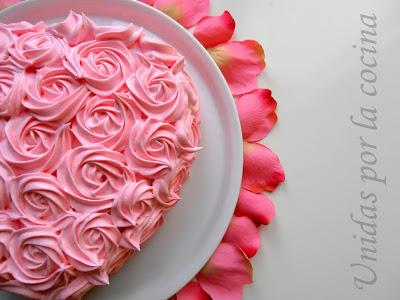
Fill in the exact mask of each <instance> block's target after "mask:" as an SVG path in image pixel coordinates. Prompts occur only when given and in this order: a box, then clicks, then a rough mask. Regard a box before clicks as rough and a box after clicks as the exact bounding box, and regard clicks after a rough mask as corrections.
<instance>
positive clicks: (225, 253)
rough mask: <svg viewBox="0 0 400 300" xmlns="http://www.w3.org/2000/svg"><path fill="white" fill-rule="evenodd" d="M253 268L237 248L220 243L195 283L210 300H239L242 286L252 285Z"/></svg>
mask: <svg viewBox="0 0 400 300" xmlns="http://www.w3.org/2000/svg"><path fill="white" fill-rule="evenodd" d="M252 277H253V268H252V266H251V263H250V261H249V259H248V258H247V257H246V255H245V254H244V253H243V251H241V250H240V249H239V248H238V247H236V246H234V245H231V244H227V243H221V244H220V245H219V246H218V248H217V250H215V252H214V254H213V256H212V257H211V258H210V260H209V261H208V262H207V264H206V265H205V266H204V268H203V269H202V270H201V271H200V273H199V274H198V275H197V277H196V278H197V281H198V283H199V284H200V286H201V287H202V288H203V290H205V291H206V293H207V294H208V295H210V296H211V298H212V299H217V300H240V299H242V294H243V286H244V285H246V284H250V283H252Z"/></svg>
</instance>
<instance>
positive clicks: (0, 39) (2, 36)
mask: <svg viewBox="0 0 400 300" xmlns="http://www.w3.org/2000/svg"><path fill="white" fill-rule="evenodd" d="M13 42H14V36H13V34H12V33H11V31H10V30H9V29H8V28H7V27H5V26H4V25H2V24H0V59H6V58H7V57H8V56H9V54H8V48H10V46H11V45H12V43H13Z"/></svg>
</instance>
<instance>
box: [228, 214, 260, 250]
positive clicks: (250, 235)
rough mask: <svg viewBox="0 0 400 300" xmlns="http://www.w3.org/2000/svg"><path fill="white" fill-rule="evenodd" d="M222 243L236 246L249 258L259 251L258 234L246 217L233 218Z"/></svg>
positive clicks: (252, 223)
mask: <svg viewBox="0 0 400 300" xmlns="http://www.w3.org/2000/svg"><path fill="white" fill-rule="evenodd" d="M222 242H225V243H229V244H232V245H236V246H237V247H239V248H240V249H242V251H243V252H244V253H245V254H246V256H247V257H249V258H251V257H253V256H254V255H256V254H257V251H258V249H260V234H259V233H258V229H257V227H256V225H255V224H254V222H253V221H252V220H250V219H249V218H248V217H236V216H233V218H232V220H231V223H230V224H229V227H228V230H227V231H226V233H225V235H224V238H223V239H222Z"/></svg>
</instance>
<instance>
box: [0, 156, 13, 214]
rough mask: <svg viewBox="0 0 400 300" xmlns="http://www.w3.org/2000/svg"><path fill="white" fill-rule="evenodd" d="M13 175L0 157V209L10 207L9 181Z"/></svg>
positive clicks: (3, 209)
mask: <svg viewBox="0 0 400 300" xmlns="http://www.w3.org/2000/svg"><path fill="white" fill-rule="evenodd" d="M14 177H15V175H14V172H13V170H12V169H11V168H10V166H9V165H8V164H7V163H6V162H5V161H4V160H3V159H2V158H1V157H0V211H5V210H7V209H9V208H10V189H9V187H10V182H11V181H12V179H13V178H14Z"/></svg>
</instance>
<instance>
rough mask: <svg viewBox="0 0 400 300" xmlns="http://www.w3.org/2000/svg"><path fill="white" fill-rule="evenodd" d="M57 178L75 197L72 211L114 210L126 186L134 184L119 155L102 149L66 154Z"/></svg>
mask: <svg viewBox="0 0 400 300" xmlns="http://www.w3.org/2000/svg"><path fill="white" fill-rule="evenodd" d="M57 178H58V180H59V182H60V183H61V186H62V188H63V189H64V191H66V192H67V193H68V194H69V195H71V196H72V198H73V199H72V207H73V208H75V209H76V210H77V211H79V212H87V211H100V210H104V209H108V208H111V206H112V204H113V201H114V198H115V197H116V196H117V195H118V193H119V191H120V190H121V189H122V188H123V187H124V186H125V183H126V182H127V181H130V180H134V174H133V172H131V171H130V170H129V168H128V167H127V165H126V163H125V157H124V155H122V154H121V153H120V152H117V151H113V150H109V149H106V148H105V147H103V146H81V147H78V148H75V149H74V150H71V151H70V152H68V153H67V154H66V156H65V157H64V159H63V161H62V163H61V165H60V167H59V168H58V170H57Z"/></svg>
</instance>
